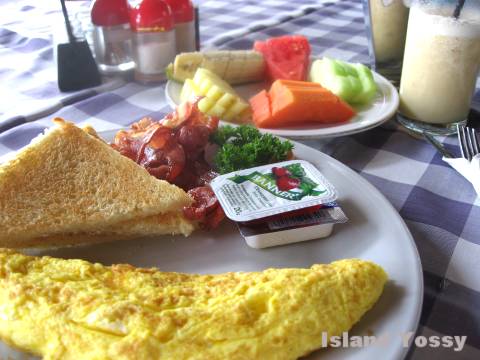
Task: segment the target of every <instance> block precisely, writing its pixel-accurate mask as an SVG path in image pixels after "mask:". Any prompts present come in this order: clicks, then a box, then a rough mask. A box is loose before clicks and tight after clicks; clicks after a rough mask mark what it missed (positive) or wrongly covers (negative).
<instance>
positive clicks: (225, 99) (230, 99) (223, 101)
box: [217, 93, 238, 109]
mask: <svg viewBox="0 0 480 360" xmlns="http://www.w3.org/2000/svg"><path fill="white" fill-rule="evenodd" d="M237 100H238V98H237V97H236V96H235V95H232V94H229V93H226V94H223V95H222V96H221V97H220V99H218V100H217V104H218V105H221V106H223V107H224V108H226V109H227V108H228V107H230V105H233V104H234V103H235V102H236V101H237Z"/></svg>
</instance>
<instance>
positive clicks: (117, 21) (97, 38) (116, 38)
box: [91, 0, 135, 74]
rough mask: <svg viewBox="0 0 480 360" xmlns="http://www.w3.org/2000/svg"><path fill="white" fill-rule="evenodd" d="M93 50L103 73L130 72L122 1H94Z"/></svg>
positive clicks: (127, 26) (129, 42)
mask: <svg viewBox="0 0 480 360" xmlns="http://www.w3.org/2000/svg"><path fill="white" fill-rule="evenodd" d="M91 20H92V24H93V49H94V53H95V60H96V62H97V64H98V68H99V70H100V71H101V72H102V73H104V74H112V73H121V72H127V71H130V70H132V69H133V68H134V67H135V63H134V62H133V58H132V36H131V31H130V23H129V8H128V4H127V1H126V0H96V1H94V2H93V4H92V7H91Z"/></svg>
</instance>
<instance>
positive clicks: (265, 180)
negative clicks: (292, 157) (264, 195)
mask: <svg viewBox="0 0 480 360" xmlns="http://www.w3.org/2000/svg"><path fill="white" fill-rule="evenodd" d="M283 169H285V170H286V173H288V174H289V176H290V177H291V178H292V179H297V180H298V185H297V187H296V188H295V189H297V191H292V190H282V189H280V188H279V186H278V184H277V182H278V178H276V176H275V173H273V172H269V173H263V174H262V173H260V172H258V171H254V172H252V173H250V174H246V175H235V176H232V177H230V178H228V180H231V181H233V182H235V183H236V184H241V183H243V182H245V181H250V182H252V183H254V184H255V185H258V186H260V187H261V188H262V189H264V190H266V191H268V192H269V193H270V194H273V195H275V196H277V197H280V198H282V199H285V200H292V201H298V200H301V199H303V198H304V197H305V196H318V195H321V194H323V193H324V192H325V191H326V190H325V189H323V190H321V191H319V190H315V188H316V187H317V186H318V184H317V183H316V182H314V181H313V180H311V179H310V178H309V177H308V176H306V173H305V170H304V169H303V167H302V165H301V164H298V163H297V164H291V165H287V166H284V167H283ZM298 190H299V191H298Z"/></svg>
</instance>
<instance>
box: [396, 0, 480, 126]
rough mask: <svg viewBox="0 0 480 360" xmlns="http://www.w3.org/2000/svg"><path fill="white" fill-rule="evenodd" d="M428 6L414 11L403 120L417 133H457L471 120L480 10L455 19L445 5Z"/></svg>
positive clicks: (403, 89) (405, 72) (407, 50)
mask: <svg viewBox="0 0 480 360" xmlns="http://www.w3.org/2000/svg"><path fill="white" fill-rule="evenodd" d="M467 2H468V0H467ZM423 4H424V3H416V4H415V3H414V4H412V7H411V9H410V18H409V23H408V32H407V41H406V47H405V56H404V59H403V70H402V79H401V84H400V108H399V114H398V115H397V120H398V121H399V122H400V123H401V124H402V125H404V126H406V127H407V128H409V129H411V130H414V131H418V132H422V131H428V132H430V133H433V134H439V135H448V134H453V133H455V132H456V125H457V124H464V123H465V122H466V119H467V116H468V113H469V111H470V103H471V100H472V96H473V94H474V91H475V84H476V80H477V75H478V70H479V65H480V11H478V12H476V11H472V12H466V11H465V14H463V12H462V14H461V16H460V17H459V18H458V19H455V18H454V17H453V8H452V7H449V6H445V5H444V3H442V6H432V4H430V6H426V5H423Z"/></svg>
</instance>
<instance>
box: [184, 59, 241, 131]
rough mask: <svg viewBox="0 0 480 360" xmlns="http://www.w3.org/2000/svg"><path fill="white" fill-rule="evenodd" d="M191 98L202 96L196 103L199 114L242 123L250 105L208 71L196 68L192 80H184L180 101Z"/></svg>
mask: <svg viewBox="0 0 480 360" xmlns="http://www.w3.org/2000/svg"><path fill="white" fill-rule="evenodd" d="M192 96H204V98H203V99H202V100H200V102H199V103H198V108H199V109H200V111H201V112H203V113H206V114H208V115H211V116H216V117H219V118H221V119H224V120H227V121H234V122H235V121H243V120H244V115H245V114H246V113H248V111H247V112H246V110H250V105H249V104H248V103H247V102H246V101H245V100H243V99H242V98H241V97H240V96H238V94H237V93H236V92H235V90H234V89H233V88H232V87H231V86H230V85H229V84H228V83H227V82H225V81H224V80H222V79H221V78H220V77H219V76H218V75H216V74H214V73H213V72H211V71H210V70H207V69H203V68H198V69H197V71H196V72H195V75H194V76H193V79H187V80H185V83H184V85H183V88H182V92H181V96H180V98H181V100H182V101H185V100H188V99H191V98H192Z"/></svg>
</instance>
